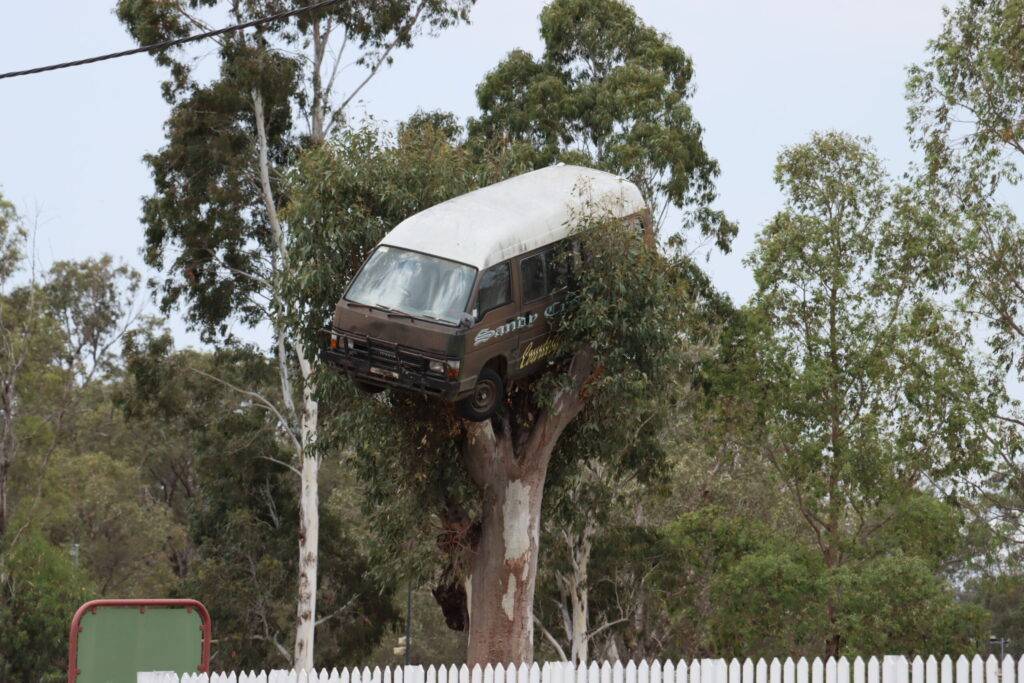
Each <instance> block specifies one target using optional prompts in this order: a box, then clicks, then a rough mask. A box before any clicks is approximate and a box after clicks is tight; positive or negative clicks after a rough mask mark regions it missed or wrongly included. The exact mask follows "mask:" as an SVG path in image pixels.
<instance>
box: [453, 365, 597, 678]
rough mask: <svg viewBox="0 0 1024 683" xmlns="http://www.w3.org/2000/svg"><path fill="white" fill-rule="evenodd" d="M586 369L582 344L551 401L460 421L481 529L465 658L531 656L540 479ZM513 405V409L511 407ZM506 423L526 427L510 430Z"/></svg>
mask: <svg viewBox="0 0 1024 683" xmlns="http://www.w3.org/2000/svg"><path fill="white" fill-rule="evenodd" d="M592 369H593V362H592V357H591V354H590V353H589V352H586V351H581V352H578V353H577V354H576V356H575V357H574V358H573V361H572V364H571V366H570V369H569V373H570V378H571V382H570V383H569V385H568V386H566V387H564V388H562V389H560V390H558V393H557V395H556V396H555V398H554V400H553V401H552V403H551V407H550V408H545V409H539V410H531V409H529V408H527V407H522V406H521V407H519V408H518V410H519V412H520V413H522V414H519V415H516V416H515V419H510V418H509V416H508V415H504V416H503V417H501V418H500V419H499V418H495V420H494V422H495V423H496V424H492V422H479V423H472V424H470V425H469V426H468V427H467V430H466V439H465V445H464V449H463V455H464V458H465V461H466V468H467V470H468V472H469V475H470V478H471V479H472V480H473V483H474V484H476V486H477V487H478V488H479V489H480V491H481V493H482V495H483V509H482V519H481V527H480V536H479V539H478V540H477V542H476V544H475V546H474V548H473V550H472V554H471V557H470V563H469V565H470V575H469V577H468V579H467V581H466V584H467V603H468V611H469V643H468V647H467V652H466V658H467V660H468V662H469V664H470V665H472V664H486V663H505V664H508V663H513V664H519V663H521V662H532V661H533V596H534V592H535V589H536V586H537V555H538V551H539V549H540V534H539V531H540V513H541V504H542V502H543V499H544V482H545V479H546V478H547V472H548V465H549V464H550V462H551V454H552V452H553V451H554V448H555V445H556V444H557V442H558V438H559V437H560V436H561V434H562V432H563V431H564V430H565V427H566V426H567V425H568V424H569V423H570V422H571V421H572V420H573V418H575V417H576V415H578V414H579V412H580V410H582V409H583V406H584V405H585V403H586V395H585V391H584V390H585V387H586V384H587V382H588V380H589V378H590V376H591V372H592ZM513 410H516V409H515V408H513ZM513 424H528V425H530V426H529V427H528V428H520V429H518V430H514V429H513Z"/></svg>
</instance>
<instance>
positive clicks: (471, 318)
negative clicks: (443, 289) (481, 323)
mask: <svg viewBox="0 0 1024 683" xmlns="http://www.w3.org/2000/svg"><path fill="white" fill-rule="evenodd" d="M476 316H477V313H476V309H475V308H474V309H473V312H472V313H463V314H462V315H461V316H460V317H459V327H473V325H474V324H475V323H476V322H477V319H476Z"/></svg>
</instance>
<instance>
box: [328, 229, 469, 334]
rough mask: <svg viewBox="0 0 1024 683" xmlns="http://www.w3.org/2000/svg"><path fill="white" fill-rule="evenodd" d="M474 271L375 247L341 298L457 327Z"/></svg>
mask: <svg viewBox="0 0 1024 683" xmlns="http://www.w3.org/2000/svg"><path fill="white" fill-rule="evenodd" d="M475 279H476V269H475V268H473V267H471V266H467V265H464V264H461V263H455V262H454V261H447V260H445V259H442V258H437V257H436V256H427V255H426V254H420V253H419V252H415V251H408V250H407V249H398V248H397V247H386V246H381V247H378V248H377V250H376V251H374V252H373V254H371V255H370V258H369V259H368V260H367V261H366V264H365V265H363V269H362V270H361V271H359V275H357V276H356V279H355V280H354V281H353V282H352V286H351V287H349V290H348V294H346V296H345V298H346V299H348V300H349V301H352V302H354V303H357V304H364V305H366V306H375V307H377V308H383V309H385V310H389V311H395V312H396V313H406V314H408V315H411V316H413V317H417V318H432V319H434V320H440V321H442V322H446V323H452V324H458V322H459V319H460V318H461V316H462V313H463V312H464V311H465V310H466V304H467V303H468V302H469V295H470V293H471V292H472V289H473V281H474V280H475Z"/></svg>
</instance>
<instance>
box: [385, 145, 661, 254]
mask: <svg viewBox="0 0 1024 683" xmlns="http://www.w3.org/2000/svg"><path fill="white" fill-rule="evenodd" d="M589 207H596V210H597V211H600V212H601V213H603V214H607V213H611V214H612V215H614V216H618V217H625V216H628V215H630V214H634V213H636V212H638V211H641V210H643V209H644V208H645V207H644V200H643V197H642V196H641V195H640V190H639V189H637V187H636V185H634V184H633V183H631V182H629V181H628V180H625V179H624V178H620V177H619V176H616V175H612V174H611V173H605V172H604V171H597V170H594V169H592V168H584V167H582V166H565V165H559V166H549V167H548V168H542V169H540V170H538V171H531V172H530V173H524V174H522V175H518V176H515V177H514V178H509V179H508V180H503V181H501V182H500V183H495V184H494V185H488V186H487V187H482V188H480V189H479V190H474V191H472V192H468V193H466V194H464V195H460V196H458V197H454V198H452V199H449V200H448V201H446V202H442V203H440V204H437V205H436V206H432V207H430V208H429V209H426V210H424V211H420V212H419V213H417V214H413V215H412V216H410V217H408V218H406V219H405V220H404V221H402V222H401V223H399V224H398V225H397V226H395V228H394V229H393V230H391V232H389V233H388V234H387V236H385V237H384V239H382V240H381V241H380V244H386V245H388V246H392V247H399V248H402V249H411V250H413V251H419V252H422V253H425V254H431V255H434V256H440V257H442V258H446V259H449V260H451V261H459V262H461V263H466V264H468V265H471V266H474V267H476V268H479V269H481V270H483V269H484V268H487V267H489V266H492V265H494V264H496V263H501V262H502V261H504V260H505V259H508V258H511V257H513V256H517V255H519V254H522V253H525V252H527V251H530V250H532V249H537V248H539V247H542V246H544V245H545V244H550V243H552V242H557V241H558V240H560V239H562V238H563V237H566V236H567V235H568V234H569V233H570V232H571V231H572V229H573V225H572V221H573V219H579V218H581V217H583V213H584V212H585V211H589V210H590V209H589Z"/></svg>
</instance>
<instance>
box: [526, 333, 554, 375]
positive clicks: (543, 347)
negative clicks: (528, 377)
mask: <svg viewBox="0 0 1024 683" xmlns="http://www.w3.org/2000/svg"><path fill="white" fill-rule="evenodd" d="M555 348H556V347H555V340H554V339H548V340H547V341H545V342H544V343H542V344H537V343H536V342H532V341H531V342H530V343H529V344H527V345H526V348H525V349H523V357H522V358H521V359H520V361H519V367H520V368H525V367H526V366H528V365H533V364H534V363H536V362H537V361H539V360H543V359H545V358H547V357H548V356H550V355H551V354H552V353H554V352H555Z"/></svg>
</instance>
